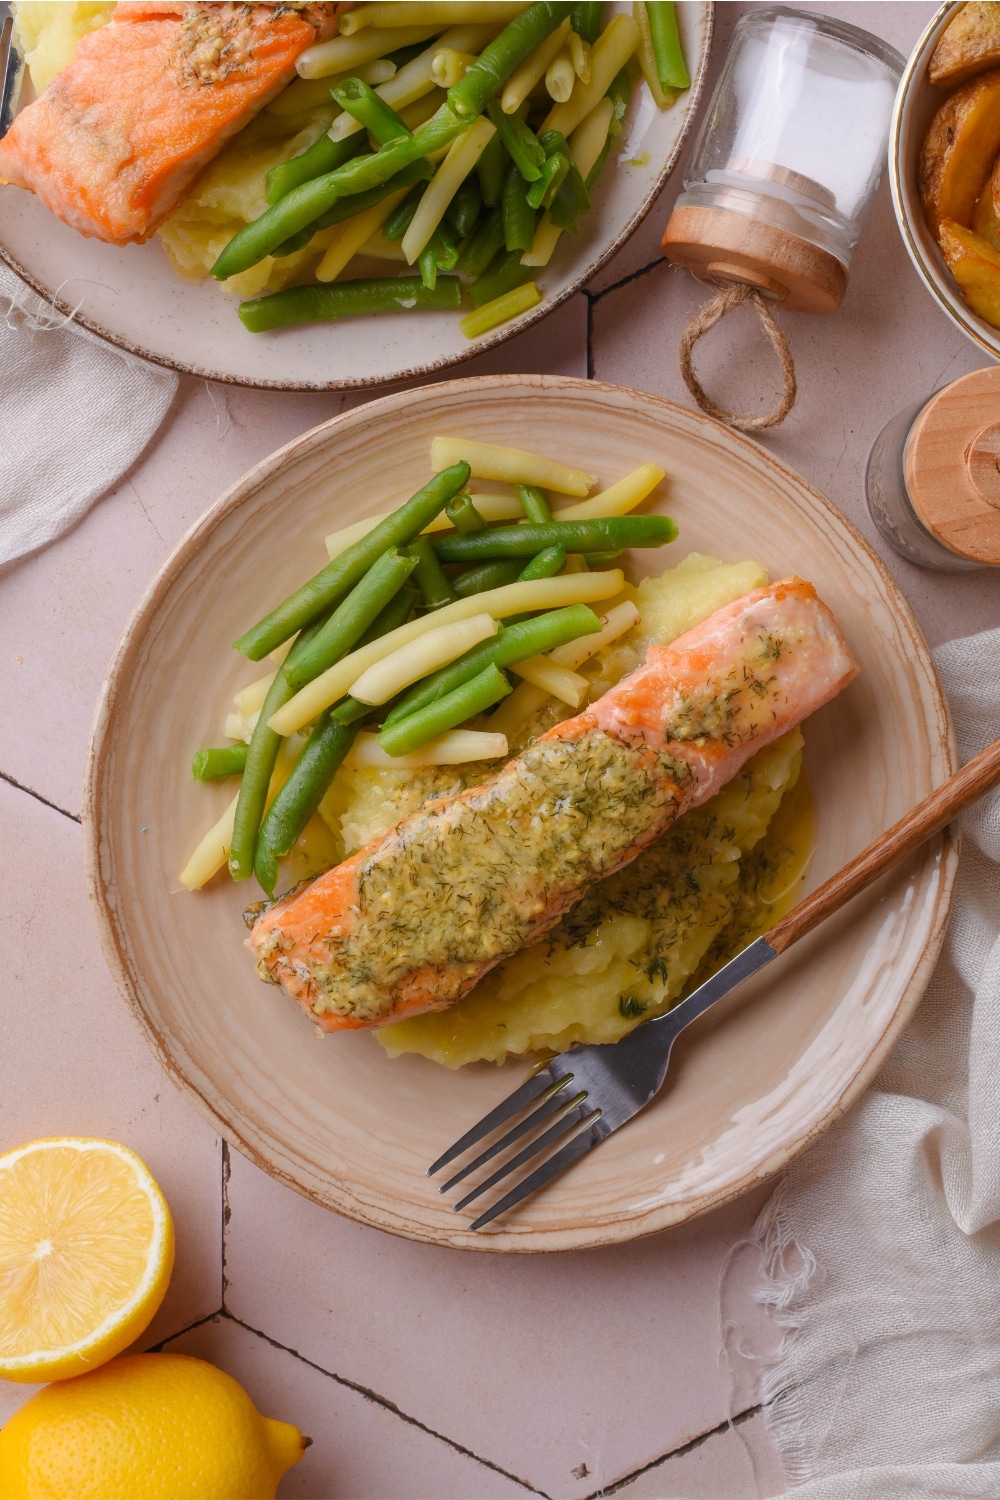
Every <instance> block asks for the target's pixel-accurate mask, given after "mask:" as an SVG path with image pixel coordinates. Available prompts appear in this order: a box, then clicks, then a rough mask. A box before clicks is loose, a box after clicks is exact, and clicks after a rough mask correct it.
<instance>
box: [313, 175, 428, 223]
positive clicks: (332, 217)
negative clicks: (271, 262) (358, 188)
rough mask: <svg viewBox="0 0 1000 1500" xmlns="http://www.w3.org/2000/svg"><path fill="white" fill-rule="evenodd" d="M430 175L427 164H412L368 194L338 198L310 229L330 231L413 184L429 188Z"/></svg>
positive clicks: (355, 194) (369, 190)
mask: <svg viewBox="0 0 1000 1500" xmlns="http://www.w3.org/2000/svg"><path fill="white" fill-rule="evenodd" d="M430 174H431V168H430V167H429V165H428V164H427V162H425V161H414V162H411V163H410V165H409V166H408V167H404V168H403V170H402V171H401V172H397V173H396V175H395V177H390V178H389V181H388V182H383V183H380V185H379V186H378V187H373V188H369V189H368V191H367V193H354V194H352V196H351V197H350V198H338V200H337V202H336V203H335V204H334V205H333V207H332V208H328V209H327V211H326V213H325V214H320V216H319V218H318V219H317V220H316V221H315V223H314V224H311V225H310V226H309V227H310V229H314V230H315V229H330V228H331V227H332V226H333V225H334V224H342V223H343V221H344V220H345V219H353V218H354V216H355V214H362V213H364V212H365V211H366V210H367V209H369V208H374V207H375V205H376V203H381V202H382V200H383V198H388V197H389V196H390V194H392V193H397V192H398V191H399V189H400V188H404V187H409V185H410V183H411V182H412V183H416V184H417V185H418V186H419V187H420V188H421V190H422V189H423V188H425V187H426V186H427V179H428V177H429V176H430ZM400 206H401V207H402V205H400ZM404 232H405V231H404ZM303 233H305V231H303Z"/></svg>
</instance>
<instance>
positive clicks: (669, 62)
mask: <svg viewBox="0 0 1000 1500" xmlns="http://www.w3.org/2000/svg"><path fill="white" fill-rule="evenodd" d="M646 15H647V16H648V18H649V37H650V41H651V42H652V43H653V56H654V58H655V59H656V76H657V78H658V79H659V80H660V87H661V88H662V89H663V90H664V92H667V91H668V90H680V89H687V88H690V87H691V78H690V75H689V73H688V70H687V64H686V63H685V61H684V53H683V52H682V50H681V39H680V35H679V34H678V31H677V12H676V10H675V8H674V6H673V5H672V4H668V3H667V0H646Z"/></svg>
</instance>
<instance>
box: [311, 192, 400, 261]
mask: <svg viewBox="0 0 1000 1500" xmlns="http://www.w3.org/2000/svg"><path fill="white" fill-rule="evenodd" d="M409 191H410V190H409V188H408V187H406V188H400V189H399V191H398V192H396V193H390V194H389V196H388V198H383V199H382V202H381V203H375V204H373V205H372V207H371V208H368V209H366V210H365V211H364V213H360V214H355V215H354V218H353V219H345V220H344V222H343V224H341V225H339V226H338V227H339V229H340V233H339V234H338V236H337V238H336V239H335V240H334V242H333V244H332V245H331V246H330V247H329V249H328V250H327V252H326V254H325V255H324V256H323V259H322V260H321V261H320V263H319V265H318V266H317V267H316V280H317V281H334V280H336V278H337V277H338V276H339V275H340V273H341V271H342V270H343V269H344V267H345V266H346V265H347V263H348V262H349V261H351V260H353V259H354V257H355V256H356V255H357V253H358V251H359V250H360V249H361V246H362V245H363V244H364V243H365V241H366V240H369V239H371V237H372V235H373V234H374V233H375V231H376V230H377V229H381V227H382V225H383V224H384V223H385V221H386V219H387V218H388V217H389V215H390V214H391V213H392V211H393V209H394V208H395V207H396V205H397V204H398V203H402V201H403V199H404V198H405V197H406V195H407V193H408V192H409Z"/></svg>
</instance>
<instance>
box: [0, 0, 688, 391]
mask: <svg viewBox="0 0 1000 1500" xmlns="http://www.w3.org/2000/svg"><path fill="white" fill-rule="evenodd" d="M627 8H628V7H627V6H626V5H624V4H616V5H614V6H612V7H610V8H606V9H608V14H609V15H610V13H611V11H612V10H625V9H627ZM677 10H678V17H679V24H680V29H681V35H682V38H683V41H684V50H685V57H686V58H687V62H688V68H689V71H690V74H691V87H690V89H689V90H688V91H687V92H686V93H684V94H682V95H681V97H680V98H679V99H678V101H677V103H676V104H675V105H674V106H673V108H672V109H669V110H665V111H660V110H658V109H657V108H656V107H655V105H654V104H653V101H652V99H651V97H650V94H649V90H648V89H647V88H646V86H645V84H642V85H641V86H640V87H637V88H636V89H635V91H634V93H633V98H632V103H631V105H630V106H629V113H628V116H627V118H626V122H625V131H624V133H623V134H622V136H621V138H620V142H621V143H620V148H619V150H618V151H617V159H616V160H612V161H609V163H608V165H607V167H606V168H605V170H604V172H603V173H602V174H601V177H600V179H599V181H598V183H597V185H596V187H595V189H594V195H593V205H592V208H591V210H590V211H589V212H588V213H587V214H586V216H585V217H584V218H583V219H581V221H580V233H579V234H578V235H569V234H565V235H563V236H562V238H561V240H560V243H559V245H558V246H557V247H556V251H555V254H554V255H553V257H552V261H551V262H550V264H549V265H548V266H547V267H545V268H544V270H543V271H541V272H540V273H539V275H538V284H539V287H540V289H541V291H542V292H543V293H544V300H543V301H542V302H541V303H539V305H538V306H537V307H535V308H532V309H531V311H530V312H527V313H524V314H522V316H521V317H519V318H515V319H513V320H512V321H511V322H510V323H506V324H504V325H503V327H501V328H497V329H495V330H494V331H493V332H492V333H489V334H486V335H485V336H484V337H483V338H479V339H475V340H473V341H471V342H470V341H469V340H468V339H467V338H466V337H465V335H464V334H463V333H462V330H461V329H460V328H459V326H458V325H459V317H460V314H458V313H447V312H440V313H432V312H427V313H419V314H407V313H398V314H392V315H390V314H383V315H380V316H379V317H373V318H345V319H344V320H343V322H340V323H334V324H314V325H310V326H305V327H301V328H285V329H281V330H278V331H276V332H273V333H267V334H253V333H248V332H247V331H246V329H245V328H244V327H243V325H242V323H241V322H240V320H239V318H238V317H237V316H236V307H237V304H238V298H236V297H234V296H228V295H226V294H225V293H224V292H222V291H221V290H220V288H219V287H218V285H217V284H216V283H214V282H211V281H208V282H202V283H200V284H195V283H192V282H188V281H183V280H181V278H180V277H178V276H177V275H176V274H175V273H174V272H173V271H172V270H171V268H170V266H169V264H168V262H167V258H166V256H165V254H164V252H163V249H162V247H161V245H160V242H159V240H158V239H156V238H154V239H152V240H151V241H150V242H149V243H148V244H145V245H124V246H115V245H105V244H103V243H101V242H100V241H98V240H89V239H84V238H83V237H82V236H81V235H78V234H76V233H75V232H74V231H73V230H72V229H70V228H69V227H68V226H67V225H65V224H63V223H61V222H60V221H59V220H58V219H57V218H56V217H55V216H54V215H53V214H50V213H49V212H48V210H47V209H46V208H44V207H43V205H42V204H41V202H40V201H39V200H38V199H37V198H36V197H35V196H34V195H33V194H31V193H27V192H24V191H23V190H22V189H20V188H14V187H3V186H0V259H2V260H5V261H6V262H7V263H8V265H10V266H11V268H12V269H13V270H14V271H16V272H17V273H18V275H19V276H21V277H22V278H23V279H24V280H25V281H27V282H28V283H29V284H30V285H31V286H32V287H34V289H35V291H37V292H38V293H39V294H40V295H41V296H43V297H45V298H46V299H47V300H48V301H50V302H52V303H54V305H55V306H56V307H57V308H58V309H59V310H60V311H61V312H63V313H67V314H68V313H75V315H76V319H77V321H78V322H79V323H81V324H83V326H84V327H86V328H89V329H90V330H91V331H92V332H93V333H96V334H99V335H100V336H101V337H102V338H105V339H108V340H110V342H111V343H113V344H117V345H118V346H119V347H120V348H123V349H127V350H129V351H130V352H131V353H133V354H139V355H142V356H143V357H144V358H145V359H150V360H154V361H155V362H156V363H157V364H161V365H168V366H170V367H171V368H173V369H175V370H180V371H182V372H184V373H187V374H190V375H198V376H201V377H203V378H204V379H207V380H222V381H228V382H230V383H232V384H237V385H249V386H257V387H261V388H268V389H275V390H317V391H321V390H350V389H356V388H361V387H365V386H372V385H380V384H384V383H387V382H390V381H396V380H406V379H411V378H413V377H415V376H418V375H427V374H431V373H433V372H434V371H436V370H443V369H446V368H447V367H448V366H449V365H455V364H460V363H461V362H462V361H463V360H466V359H470V358H471V357H472V356H473V355H475V354H481V353H482V352H483V351H484V350H485V349H489V348H492V347H493V346H494V345H496V344H501V343H503V342H504V341H505V340H506V339H509V338H511V337H512V336H513V335H514V334H516V333H520V332H521V331H522V330H523V329H525V328H528V327H530V326H531V325H532V324H533V323H537V322H538V320H539V319H540V318H543V317H544V316H545V315H546V313H549V312H551V311H552V309H553V308H555V307H558V306H559V304H560V303H561V302H564V301H565V300H566V298H567V297H570V296H572V294H573V293H574V292H575V291H578V290H579V288H580V287H581V286H582V285H583V284H584V282H585V281H587V280H588V279H589V278H590V277H591V276H593V275H594V273H595V272H596V271H597V270H598V269H599V268H600V267H601V266H602V265H604V263H605V261H607V260H609V259H610V258H611V256H613V255H614V254H615V253H616V251H618V250H619V249H620V248H621V247H622V245H623V244H624V243H625V241H626V240H627V239H628V237H629V235H630V234H632V232H633V230H635V229H636V228H637V227H638V225H639V224H640V223H641V222H642V220H643V219H644V218H645V216H646V214H647V213H648V212H649V210H650V209H651V208H652V206H653V204H654V202H655V200H656V196H657V194H658V193H659V191H660V189H661V188H662V187H663V185H664V183H665V182H666V180H667V178H668V177H669V175H670V173H671V172H672V170H673V168H674V166H675V164H676V162H677V158H678V156H679V155H680V151H681V147H682V146H683V144H684V141H685V140H686V138H687V135H688V133H689V131H690V129H691V126H692V124H693V122H694V118H695V114H696V113H697V109H698V104H699V102H700V99H701V94H702V89H703V87H704V82H705V73H706V69H707V67H708V56H709V51H710V49H711V44H712V25H713V17H714V11H715V7H714V5H713V4H711V3H706V0H680V3H679V4H678V7H677ZM383 269H384V267H383ZM352 274H353V273H352ZM359 274H370V275H376V274H379V266H378V264H377V263H374V262H372V263H370V265H369V266H367V267H366V268H365V269H364V271H363V272H359Z"/></svg>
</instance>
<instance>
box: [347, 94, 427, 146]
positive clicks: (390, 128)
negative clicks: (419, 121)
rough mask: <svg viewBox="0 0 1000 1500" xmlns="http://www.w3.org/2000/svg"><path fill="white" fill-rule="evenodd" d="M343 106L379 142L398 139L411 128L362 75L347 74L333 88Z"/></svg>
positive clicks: (384, 144)
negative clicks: (355, 76)
mask: <svg viewBox="0 0 1000 1500" xmlns="http://www.w3.org/2000/svg"><path fill="white" fill-rule="evenodd" d="M330 92H331V94H332V95H333V97H334V98H335V99H336V101H337V103H338V104H339V105H340V107H341V109H345V110H346V111H347V113H348V114H349V115H350V116H351V117H352V119H355V120H357V121H358V122H359V123H360V124H361V125H363V126H364V128H365V130H367V131H368V133H369V134H370V135H373V136H374V137H375V139H376V140H377V141H378V143H379V145H380V146H388V144H389V142H390V141H398V140H401V139H403V138H405V137H406V136H408V135H410V134H411V133H412V132H411V131H410V129H409V126H407V125H404V124H403V122H402V120H401V119H400V118H399V116H398V115H397V113H396V111H395V110H394V109H393V107H392V105H391V104H386V102H385V100H384V99H383V98H381V97H380V96H379V95H378V94H376V92H375V90H374V89H373V88H370V87H369V85H368V84H367V83H365V82H363V80H362V79H360V78H344V79H342V80H341V82H340V83H335V84H334V86H333V88H332V89H331V90H330Z"/></svg>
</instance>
